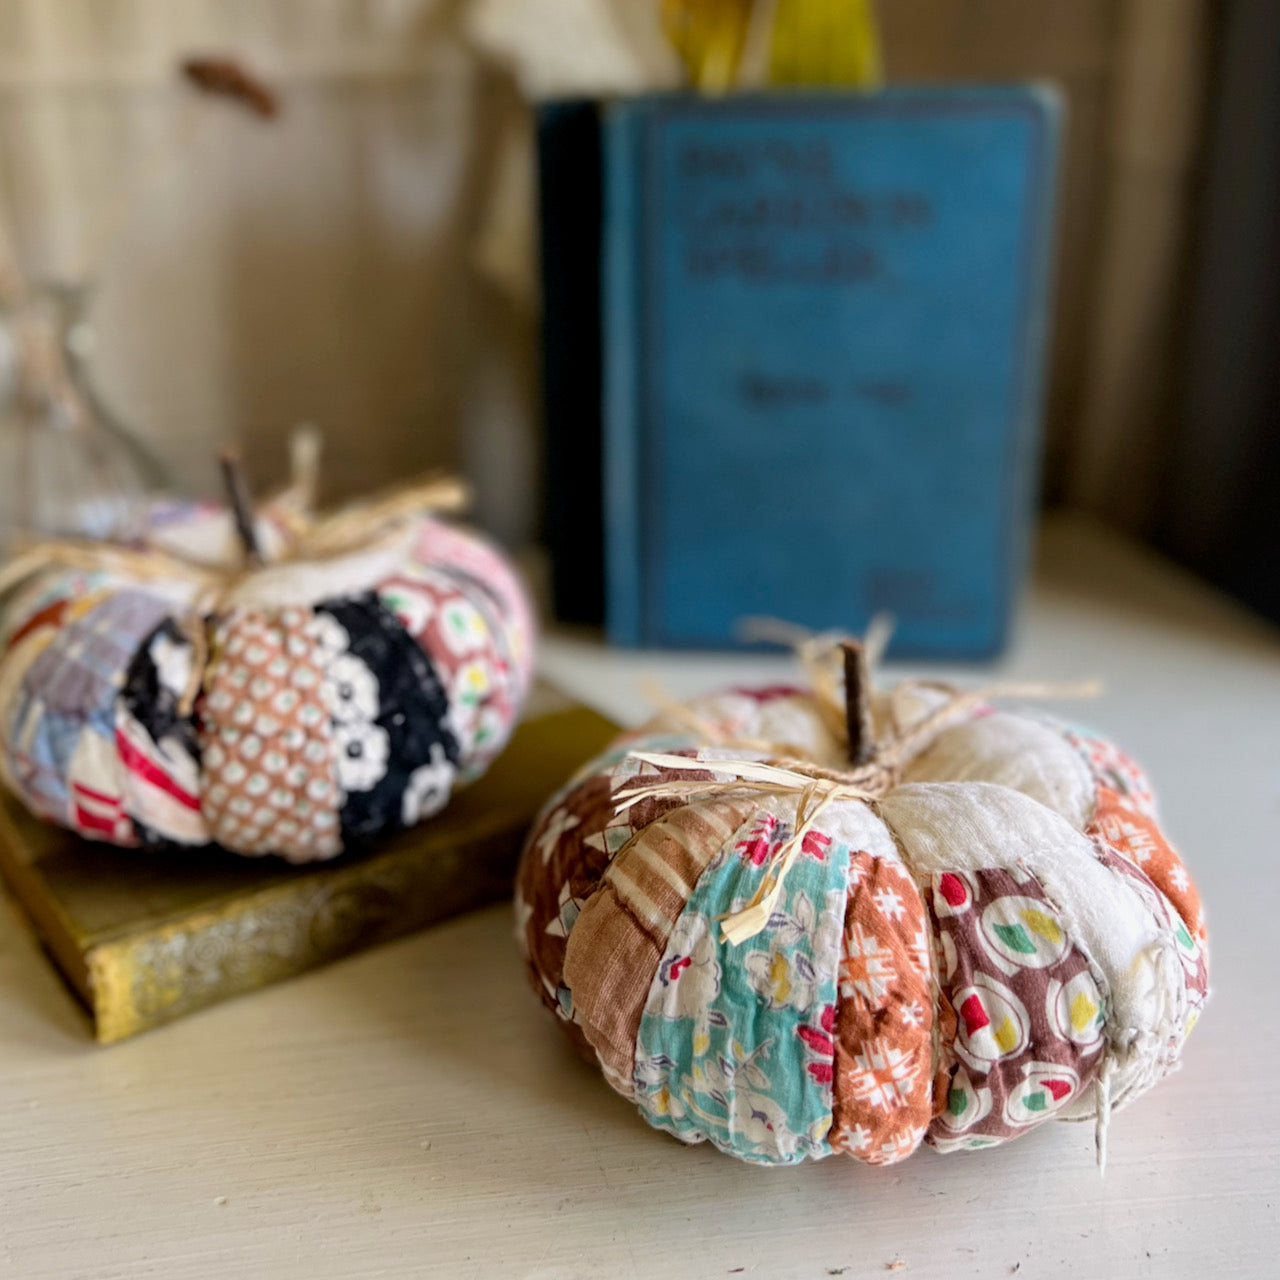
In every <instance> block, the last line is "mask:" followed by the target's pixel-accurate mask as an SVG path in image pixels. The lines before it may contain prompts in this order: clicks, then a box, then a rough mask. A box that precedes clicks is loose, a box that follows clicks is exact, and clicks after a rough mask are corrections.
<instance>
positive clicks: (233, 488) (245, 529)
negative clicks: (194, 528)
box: [219, 449, 264, 566]
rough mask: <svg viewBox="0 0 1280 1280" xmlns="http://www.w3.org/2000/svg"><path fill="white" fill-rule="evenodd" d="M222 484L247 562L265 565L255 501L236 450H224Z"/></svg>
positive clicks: (221, 459) (221, 460)
mask: <svg viewBox="0 0 1280 1280" xmlns="http://www.w3.org/2000/svg"><path fill="white" fill-rule="evenodd" d="M219 461H220V462H221V463H222V482H223V484H224V485H225V486H226V489H227V501H228V502H229V503H230V504H231V514H232V515H233V516H234V517H235V521H236V532H237V533H238V534H239V535H240V541H241V543H242V544H243V545H244V555H245V560H246V561H248V563H249V564H251V565H255V566H256V565H261V564H263V563H264V561H263V556H262V548H261V547H260V546H259V545H258V532H257V529H256V527H255V525H254V520H253V500H252V499H251V498H250V497H249V485H248V483H247V482H246V480H245V478H244V466H243V465H242V464H241V461H240V454H239V453H238V452H237V451H236V450H235V449H223V451H222V456H221V458H220V459H219Z"/></svg>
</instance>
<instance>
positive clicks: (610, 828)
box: [516, 686, 1208, 1164]
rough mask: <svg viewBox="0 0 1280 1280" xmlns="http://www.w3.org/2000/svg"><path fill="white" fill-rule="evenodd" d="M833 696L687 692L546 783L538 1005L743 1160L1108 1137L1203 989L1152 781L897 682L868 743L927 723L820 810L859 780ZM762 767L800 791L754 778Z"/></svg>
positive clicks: (1190, 922)
mask: <svg viewBox="0 0 1280 1280" xmlns="http://www.w3.org/2000/svg"><path fill="white" fill-rule="evenodd" d="M948 708H950V710H948ZM831 710H832V708H831V706H830V705H828V704H827V701H826V700H824V699H822V698H820V697H818V696H816V695H815V694H814V693H813V692H812V691H808V690H803V689H799V688H767V689H741V690H735V691H733V692H730V693H725V694H722V695H718V696H714V697H707V698H703V699H699V700H697V701H695V702H693V703H690V704H688V706H687V707H685V708H683V709H673V710H672V711H670V712H667V713H663V714H661V715H659V716H658V717H657V718H656V719H654V720H652V721H651V722H650V723H648V724H647V725H645V726H644V727H643V728H641V729H640V730H638V731H636V732H633V733H628V734H624V735H623V736H622V737H621V738H619V739H618V740H617V742H616V743H615V744H614V746H613V747H612V748H611V749H610V750H609V751H607V752H606V753H605V754H604V755H602V756H601V757H600V758H599V759H596V760H594V761H592V762H591V763H590V764H588V765H586V766H585V767H584V768H583V769H582V770H581V771H580V772H579V773H578V774H577V775H576V776H575V777H574V778H573V779H572V780H571V781H570V782H569V783H568V785H567V786H565V787H564V788H563V790H561V791H560V792H559V793H558V794H556V795H555V796H553V797H552V798H551V800H550V801H548V803H547V805H546V807H545V808H544V810H543V812H542V814H541V816H540V818H539V820H538V822H537V823H536V825H535V827H534V829H533V830H532V832H531V834H530V836H529V839H528V843H527V845H526V847H525V850H524V854H523V859H522V862H521V866H520V870H519V873H518V880H517V899H516V909H517V938H518V941H519V944H520V947H521V950H522V952H523V954H524V956H525V957H526V959H527V961H528V963H529V966H530V969H531V973H532V976H533V978H534V981H535V985H536V986H537V988H538V990H539V991H540V992H541V994H542V998H543V1000H544V1002H545V1003H546V1004H547V1005H548V1007H549V1008H550V1009H552V1010H553V1011H554V1012H555V1013H556V1015H557V1016H558V1017H559V1019H560V1021H561V1023H562V1025H563V1026H564V1027H565V1029H566V1030H567V1031H568V1032H569V1034H570V1035H571V1037H572V1038H573V1039H574V1041H575V1042H576V1043H577V1044H578V1046H579V1048H580V1049H581V1050H582V1051H583V1052H584V1053H586V1054H587V1055H588V1056H589V1057H591V1058H593V1059H595V1060H596V1061H598V1062H599V1065H600V1067H601V1069H602V1070H603V1072H604V1074H605V1076H606V1078H607V1079H608V1080H609V1082H610V1084H611V1085H612V1086H613V1087H614V1088H615V1089H616V1090H617V1091H618V1092H619V1093H621V1094H622V1095H623V1096H624V1097H626V1098H629V1099H631V1100H633V1101H634V1102H635V1104H636V1105H637V1107H638V1108H639V1110H640V1112H641V1114H642V1115H643V1116H644V1117H645V1119H646V1120H647V1121H648V1122H649V1123H650V1124H652V1125H653V1126H655V1127H656V1128H658V1129H661V1130H664V1131H666V1132H668V1133H671V1134H673V1135H675V1136H676V1137H677V1138H679V1139H681V1140H683V1141H685V1142H701V1141H710V1142H711V1143H713V1144H714V1145H715V1146H717V1147H719V1148H720V1149H721V1150H723V1151H726V1152H729V1153H730V1154H732V1155H736V1156H739V1157H741V1158H742V1159H745V1160H749V1161H754V1162H759V1163H763V1164H790V1163H794V1162H797V1161H800V1160H803V1159H806V1158H821V1157H824V1156H827V1155H829V1154H831V1153H832V1152H837V1151H838V1152H845V1153H848V1154H850V1155H853V1156H856V1157H858V1158H859V1159H861V1160H864V1161H866V1162H868V1163H871V1164H890V1163H893V1162H895V1161H897V1160H901V1159H903V1158H905V1157H906V1156H908V1155H910V1154H911V1153H912V1152H913V1151H914V1150H915V1149H916V1147H917V1146H918V1145H919V1144H920V1143H921V1142H922V1141H927V1142H929V1143H931V1144H932V1145H933V1146H935V1147H937V1148H939V1149H940V1150H943V1151H950V1150H955V1149H964V1148H975V1147H985V1146H990V1145H993V1144H996V1143H1000V1142H1004V1141H1007V1140H1008V1139H1010V1138H1014V1137H1018V1136H1019V1135H1021V1134H1023V1133H1026V1132H1028V1131H1029V1130H1030V1129H1032V1128H1034V1127H1035V1126H1036V1125H1038V1124H1040V1123H1041V1122H1043V1121H1045V1120H1047V1119H1050V1118H1063V1119H1086V1118H1088V1119H1097V1120H1099V1122H1100V1128H1102V1129H1103V1131H1105V1122H1106V1119H1107V1117H1108V1116H1109V1113H1110V1109H1111V1107H1112V1106H1113V1105H1116V1106H1119V1105H1123V1104H1125V1103H1127V1102H1128V1101H1130V1100H1131V1099H1132V1098H1134V1097H1136V1096H1137V1095H1138V1094H1140V1093H1141V1092H1143V1091H1144V1090H1145V1089H1147V1088H1149V1087H1150V1086H1151V1085H1152V1084H1154V1083H1155V1082H1156V1081H1157V1080H1158V1079H1159V1078H1160V1077H1161V1076H1163V1075H1164V1074H1165V1073H1166V1072H1168V1071H1169V1070H1170V1069H1171V1068H1172V1067H1173V1066H1174V1064H1175V1063H1176V1061H1177V1058H1178V1055H1179V1053H1180V1050H1181V1046H1182V1042H1183V1040H1184V1038H1185V1037H1186V1035H1187V1033H1188V1032H1189V1031H1190V1029H1191V1027H1192V1025H1193V1024H1194V1021H1195V1019H1196V1016H1197V1014H1198V1012H1199V1010H1200V1008H1201V1006H1202V1005H1203V1003H1204V1000H1205V997H1206V994H1207V989H1208V987H1207V983H1208V978H1207V968H1206V952H1205V934H1204V927H1203V923H1202V920H1201V915H1200V904H1199V899H1198V897H1197V895H1196V891H1195V889H1194V887H1193V886H1192V884H1191V882H1190V880H1189V878H1188V876H1187V873H1186V871H1185V869H1184V868H1183V865H1182V863H1181V862H1180V861H1179V859H1178V857H1177V855H1176V854H1175V853H1174V851H1173V849H1172V848H1171V846H1170V845H1169V843H1168V841H1167V840H1166V839H1165V838H1164V836H1163V835H1162V834H1161V832H1160V829H1159V827H1158V826H1157V823H1156V816H1155V809H1154V805H1153V801H1152V797H1151V791H1150V788H1149V786H1148V785H1147V782H1146V780H1145V779H1144V777H1143V775H1142V774H1141V772H1140V771H1139V770H1138V768H1137V767H1136V766H1135V765H1134V764H1133V763H1132V762H1131V761H1130V760H1129V759H1128V758H1127V757H1126V756H1124V755H1123V754H1122V753H1121V752H1120V751H1119V750H1117V749H1116V748H1115V747H1112V746H1111V745H1109V744H1108V743H1106V742H1104V741H1103V740H1101V739H1099V738H1096V737H1094V736H1093V735H1092V734H1090V733H1088V732H1086V731H1084V730H1081V729H1076V728H1072V727H1069V726H1066V725H1063V724H1060V723H1058V722H1056V721H1054V720H1052V719H1050V718H1048V717H1046V716H1043V715H1041V714H1039V713H1036V712H1029V711H1011V710H997V709H996V708H995V707H993V706H992V705H990V703H980V704H977V705H973V704H971V703H970V702H969V701H967V700H965V699H956V698H955V697H954V696H953V695H951V694H948V693H946V692H945V691H940V690H938V689H935V688H929V687H925V686H914V687H907V686H900V687H899V689H898V690H897V691H896V692H895V694H894V695H893V696H891V697H879V696H877V697H874V698H870V699H868V701H867V719H868V724H869V727H870V729H871V732H872V734H873V735H874V740H875V741H876V742H877V743H879V744H881V746H883V744H885V743H886V742H889V743H892V742H893V741H895V740H899V741H901V740H903V739H904V737H905V736H908V735H909V734H910V731H911V728H912V726H916V727H917V728H919V727H921V726H924V728H925V730H926V732H925V733H924V735H923V737H920V738H918V740H917V741H916V742H915V744H914V748H913V749H912V750H911V751H909V752H908V753H906V755H905V757H904V758H903V759H902V760H901V761H899V763H898V764H897V765H896V766H895V767H893V768H892V769H888V770H887V771H886V777H885V779H884V784H883V786H880V787H879V788H875V790H876V792H877V793H876V794H875V795H874V797H872V798H868V799H860V798H856V797H852V796H848V795H841V796H838V797H837V798H831V795H828V796H827V799H826V800H825V801H823V798H822V797H823V795H824V794H826V792H824V791H823V788H827V787H828V784H827V782H825V781H822V779H824V778H825V779H835V781H834V782H833V783H832V784H831V785H832V787H835V788H839V787H840V785H841V783H840V781H839V780H840V779H842V778H843V779H848V778H849V777H851V776H854V775H851V774H850V768H851V766H850V765H849V764H848V763H847V759H848V756H847V752H848V750H849V747H848V737H849V735H848V733H841V731H840V728H839V725H838V724H834V723H833V717H832V715H831ZM930 717H932V718H933V719H934V720H936V721H937V724H936V726H935V729H936V731H928V726H927V725H926V724H925V722H926V720H928V719H930ZM753 744H754V745H753ZM646 756H648V757H649V758H648V759H646V758H644V757H646ZM686 761H687V764H686V763H685V762H686ZM717 762H720V768H719V769H718V768H717ZM752 762H767V763H768V764H770V765H773V766H777V767H778V768H780V769H782V770H783V771H784V772H786V773H787V774H794V773H795V771H796V770H800V771H801V772H800V773H799V774H798V775H797V776H798V777H799V783H797V784H796V785H795V786H792V787H790V789H788V788H786V787H784V788H782V789H779V790H776V791H770V790H768V788H767V787H765V788H763V789H754V790H753V789H752V788H751V787H750V785H749V784H748V783H747V782H746V781H744V773H745V772H747V771H748V767H749V766H750V764H751V763H752ZM876 767H877V766H876V765H875V763H874V760H873V762H872V764H871V765H868V766H867V769H870V770H872V771H873V772H874V770H875V768H876ZM867 769H864V770H863V772H862V774H861V775H858V776H864V777H870V776H871V774H870V773H868V772H867ZM855 773H856V771H855ZM810 778H815V779H818V781H817V782H816V783H814V784H813V785H812V788H811V790H810V793H809V794H807V795H806V794H802V792H801V790H800V789H799V788H800V786H801V785H803V784H805V783H806V781H807V780H808V779H810ZM682 789H683V792H684V793H683V794H678V793H679V792H681V790H682ZM855 789H856V788H855ZM828 790H830V789H829V788H828ZM832 794H834V792H833V793H832ZM802 809H805V810H806V812H805V813H804V814H802V813H801V810H802ZM815 810H816V812H815ZM798 825H799V827H800V828H802V829H801V830H798V829H797V828H798ZM780 859H781V860H782V861H786V862H787V864H788V865H787V866H786V867H785V874H784V875H782V876H781V877H778V876H777V874H776V873H777V871H778V869H779V861H780ZM775 881H776V883H775ZM770 883H774V890H775V891H774V893H773V894H772V895H771V896H770V895H768V894H765V895H764V900H763V904H762V905H757V907H756V908H755V911H756V912H757V915H758V918H757V919H756V925H755V926H751V927H747V926H746V925H744V921H747V920H748V918H749V917H750V916H751V915H752V912H751V911H744V908H747V907H750V905H751V904H752V902H756V903H757V904H760V900H761V897H762V894H761V890H762V886H764V887H766V888H767V887H768V885H769V884H770ZM733 929H739V930H740V931H745V933H746V935H747V936H739V937H738V939H737V940H736V941H730V940H728V938H727V937H726V933H727V932H729V931H732V930H733Z"/></svg>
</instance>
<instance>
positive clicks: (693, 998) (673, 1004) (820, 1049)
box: [635, 814, 849, 1164]
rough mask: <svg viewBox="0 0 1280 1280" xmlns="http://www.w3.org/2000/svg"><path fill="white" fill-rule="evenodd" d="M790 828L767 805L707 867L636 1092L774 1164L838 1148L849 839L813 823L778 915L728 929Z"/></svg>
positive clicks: (643, 1033) (689, 1138)
mask: <svg viewBox="0 0 1280 1280" xmlns="http://www.w3.org/2000/svg"><path fill="white" fill-rule="evenodd" d="M790 834H791V827H790V825H789V824H788V823H787V822H785V821H783V820H781V819H779V818H777V817H775V816H774V815H773V814H764V815H763V816H762V817H761V818H760V819H759V820H757V821H756V822H755V824H754V825H753V826H752V827H750V828H748V829H745V830H744V831H742V832H740V833H739V838H738V839H737V840H736V841H735V842H734V843H731V844H730V845H727V846H726V847H725V848H724V849H723V850H721V851H720V853H719V854H717V855H716V857H715V859H713V861H712V862H711V864H710V865H709V866H708V867H707V869H706V871H705V872H704V873H703V875H702V877H701V879H700V880H699V881H698V884H697V886H696V888H695V889H694V892H693V895H692V897H691V898H690V899H689V904H688V906H687V907H686V909H685V911H684V913H683V915H682V916H681V917H680V919H679V921H678V922H677V924H676V927H675V930H674V931H673V933H672V935H671V939H670V941H669V943H668V945H667V949H666V952H665V954H664V955H663V958H662V963H661V964H660V965H659V967H658V971H657V974H656V975H655V977H654V980H653V985H652V986H651V987H650V989H649V997H648V1000H647V1002H646V1005H645V1010H644V1014H643V1016H642V1018H641V1022H640V1034H639V1037H638V1039H637V1044H636V1067H635V1086H636V1098H637V1101H638V1103H639V1106H640V1109H641V1111H642V1112H643V1113H644V1114H645V1116H646V1118H647V1119H648V1120H649V1122H650V1123H651V1124H653V1125H654V1126H655V1127H657V1128H659V1129H664V1130H666V1131H667V1132H669V1133H672V1134H674V1135H675V1136H676V1137H678V1138H680V1139H682V1140H683V1141H685V1142H701V1141H709V1142H711V1143H712V1144H713V1145H715V1146H716V1147H719V1148H720V1149H721V1150H722V1151H727V1152H730V1153H731V1154H733V1155H736V1156H739V1157H741V1158H742V1159H745V1160H751V1161H754V1162H757V1163H761V1164H795V1163H798V1162H799V1161H801V1160H804V1159H816V1158H821V1157H822V1156H826V1155H830V1154H831V1147H830V1145H829V1143H828V1141H827V1136H828V1133H829V1130H830V1128H831V1082H832V1060H833V1055H834V1041H833V1039H832V1035H831V1033H832V1029H833V1024H834V1013H835V1003H836V984H837V967H838V964H839V957H840V938H841V930H842V927H843V922H844V905H845V898H846V895H847V892H848V890H847V879H848V870H849V850H848V848H847V847H846V846H845V845H843V844H840V843H838V842H835V841H832V840H829V839H828V838H827V837H826V836H823V835H820V834H819V833H817V832H811V833H810V835H809V836H807V837H806V839H805V841H804V848H803V852H802V854H801V857H800V860H799V861H798V862H797V863H796V865H794V866H793V867H792V869H791V871H790V873H789V874H788V876H787V879H786V889H785V894H784V897H783V900H782V902H781V903H780V905H779V906H778V908H777V909H775V911H774V912H773V914H772V915H771V917H770V919H769V923H768V925H767V927H766V928H765V929H764V930H763V931H762V932H761V933H760V934H759V935H758V936H756V937H754V938H752V939H751V940H750V941H749V942H746V943H743V944H742V946H741V947H740V948H734V947H732V946H731V945H730V944H728V943H725V942H723V941H722V940H721V937H720V923H719V922H720V920H721V919H723V918H724V917H725V916H726V915H728V914H731V913H732V912H734V911H737V910H739V909H741V908H742V907H743V906H745V905H746V903H747V901H748V900H749V899H750V898H751V896H752V894H753V893H754V892H755V890H756V888H757V886H758V885H759V883H760V880H761V878H762V877H763V875H764V873H765V869H766V867H767V866H768V864H769V860H770V858H771V856H772V853H773V851H774V850H776V849H777V848H778V847H779V846H780V845H781V844H782V843H783V842H784V841H785V840H786V839H787V838H788V837H789V836H790ZM730 952H732V953H733V954H729V953H730Z"/></svg>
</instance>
